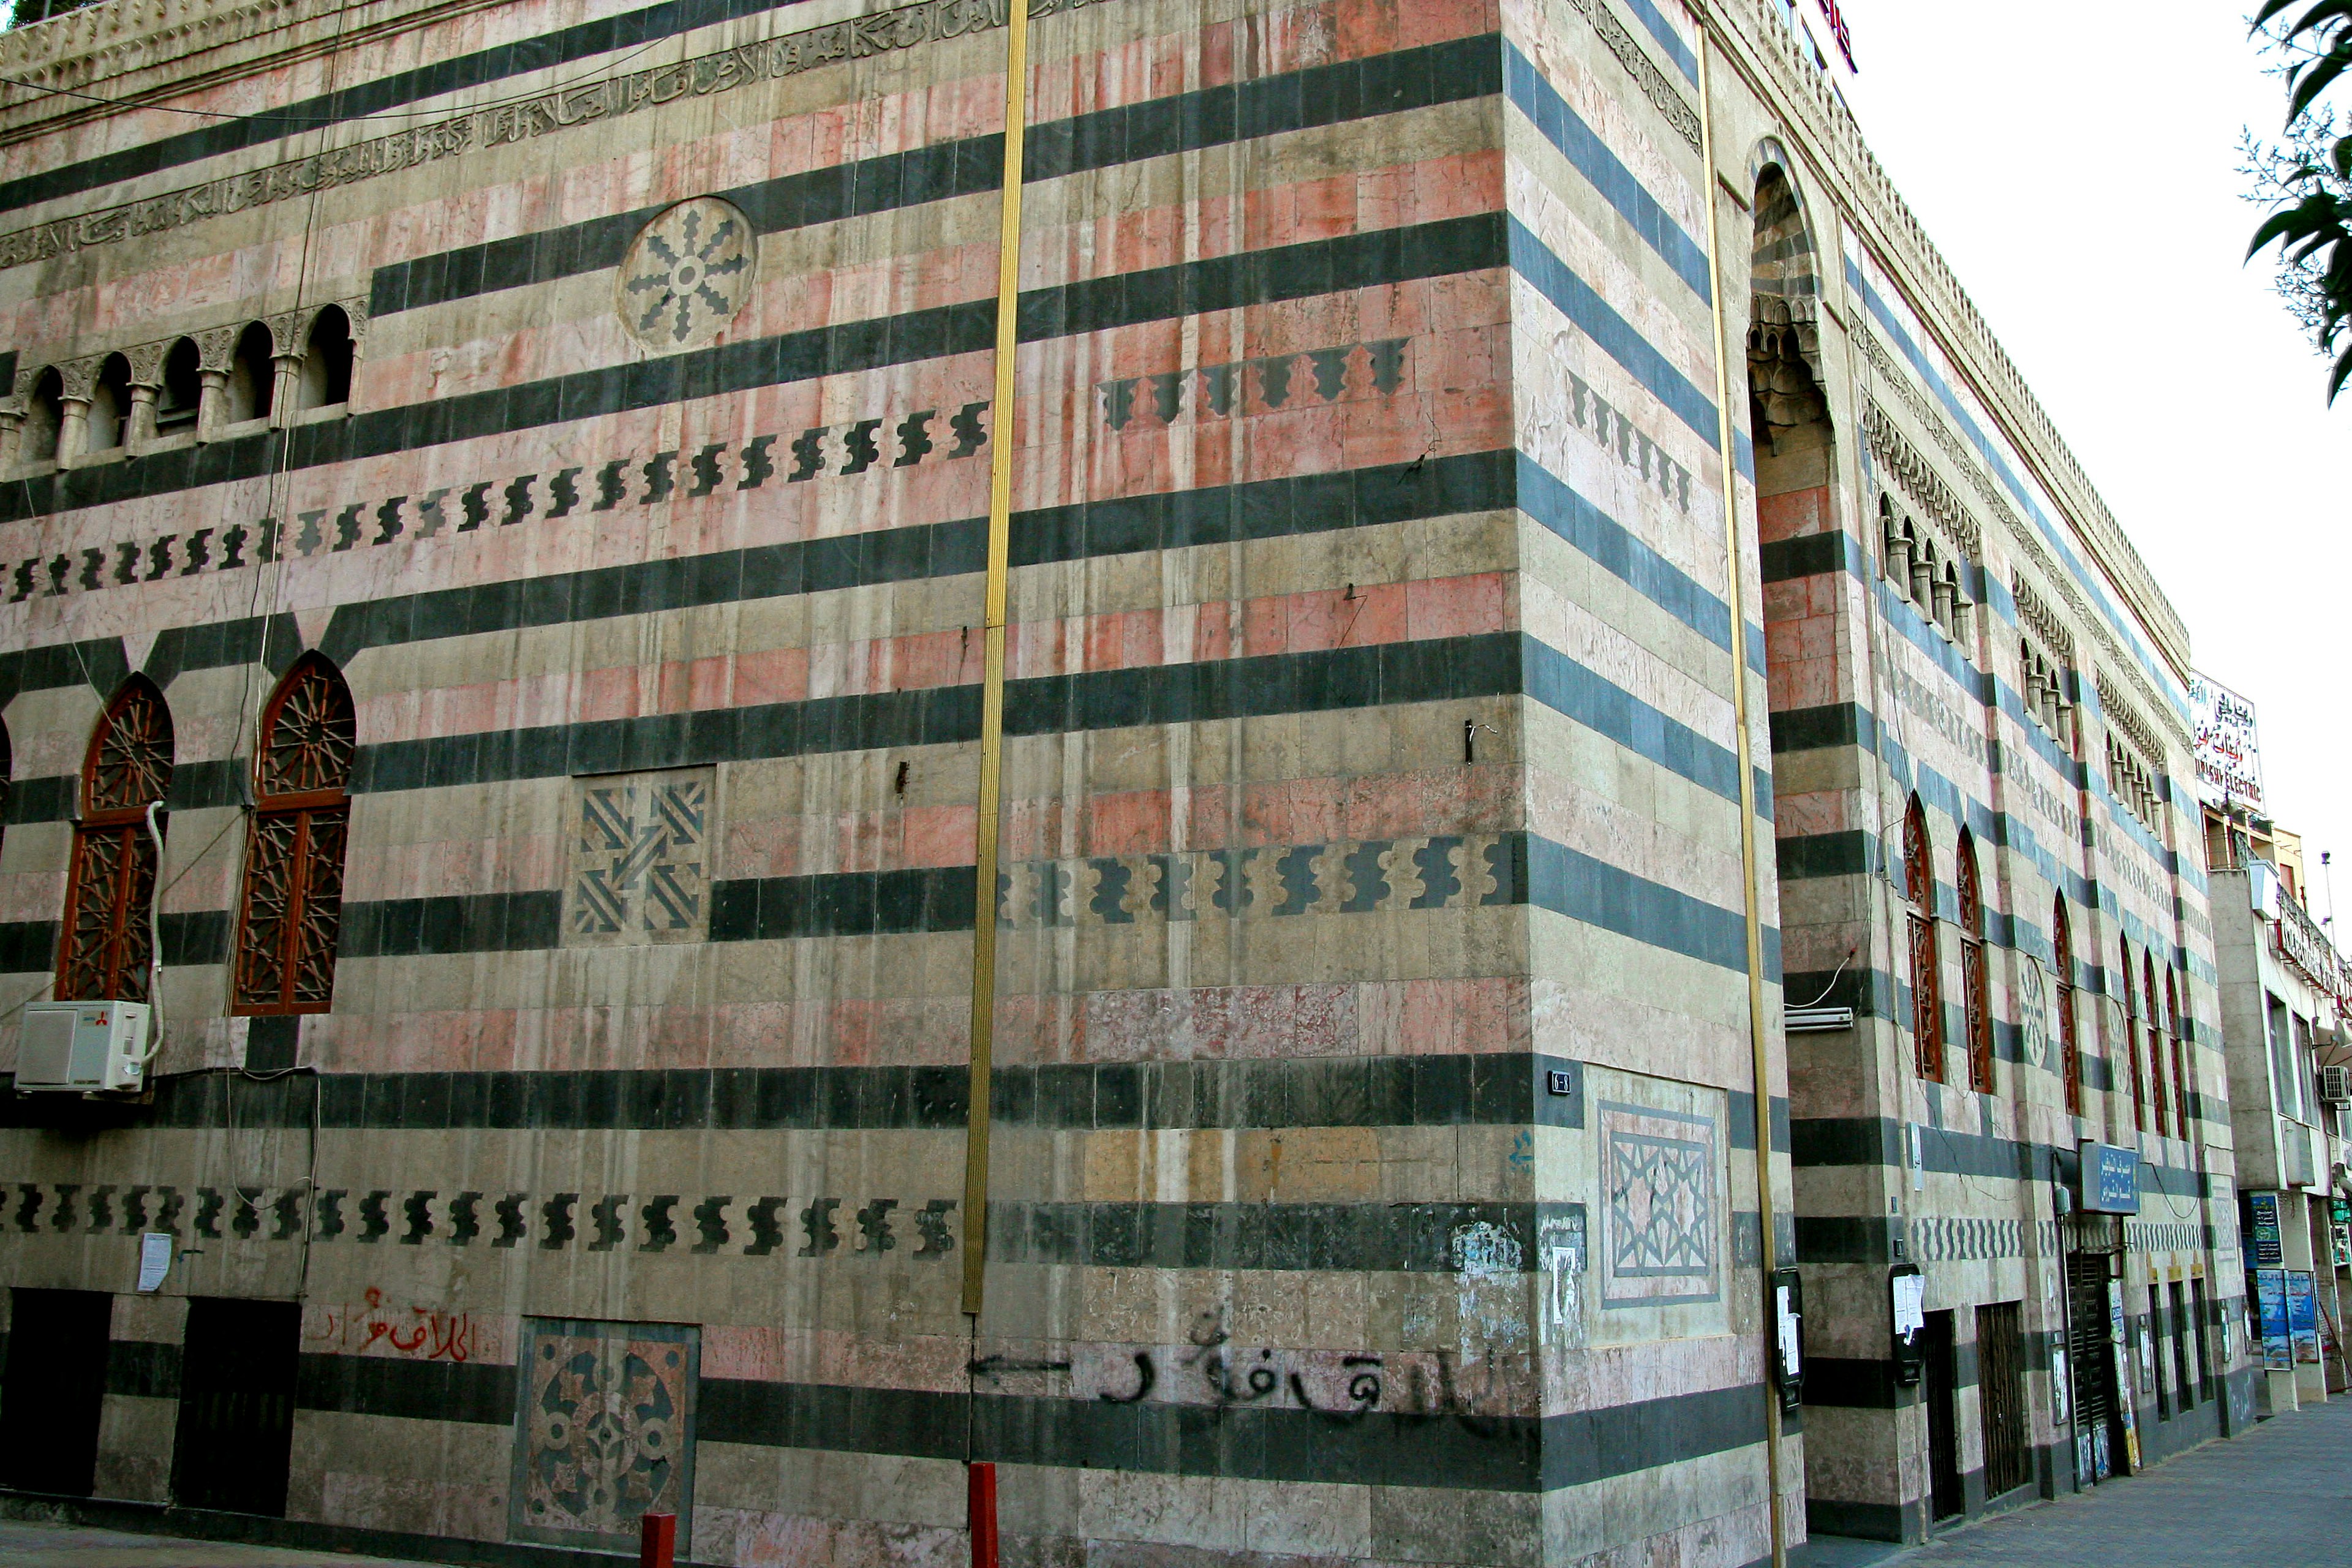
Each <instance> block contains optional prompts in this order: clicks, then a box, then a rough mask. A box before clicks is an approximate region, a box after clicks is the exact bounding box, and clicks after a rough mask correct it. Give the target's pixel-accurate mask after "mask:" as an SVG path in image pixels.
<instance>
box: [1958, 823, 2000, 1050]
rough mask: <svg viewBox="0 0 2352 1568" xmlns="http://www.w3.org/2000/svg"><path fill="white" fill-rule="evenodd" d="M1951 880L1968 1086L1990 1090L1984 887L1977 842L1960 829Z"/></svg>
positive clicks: (1988, 993) (1989, 1013) (1990, 1015)
mask: <svg viewBox="0 0 2352 1568" xmlns="http://www.w3.org/2000/svg"><path fill="white" fill-rule="evenodd" d="M1954 868H1955V870H1954V877H1953V881H1954V883H1955V885H1956V887H1957V889H1958V892H1959V903H1960V1001H1961V1011H1962V1017H1963V1019H1964V1024H1965V1027H1966V1030H1967V1036H1968V1047H1969V1088H1970V1089H1976V1090H1977V1091H1979V1093H1983V1094H1990V1093H1991V1092H1992V991H1991V984H1990V978H1989V976H1988V975H1987V973H1986V964H1985V918H1984V886H1983V883H1982V882H1981V881H1980V880H1979V878H1978V875H1977V842H1976V839H1975V837H1973V836H1972V835H1970V834H1969V833H1968V832H1967V831H1966V830H1963V831H1962V832H1961V834H1960V845H1959V849H1958V855H1957V858H1956V859H1955V861H1954Z"/></svg>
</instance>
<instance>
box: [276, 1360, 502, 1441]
mask: <svg viewBox="0 0 2352 1568" xmlns="http://www.w3.org/2000/svg"><path fill="white" fill-rule="evenodd" d="M294 1404H295V1405H296V1406H297V1407H298V1408H299V1409H303V1410H331V1411H338V1412H341V1413H343V1414H345V1415H404V1416H406V1417H408V1418H409V1419H411V1420H415V1421H463V1422H467V1423H472V1424H478V1425H481V1426H513V1425H514V1420H515V1369H514V1368H513V1367H511V1366H497V1365H491V1364H488V1363H482V1362H446V1361H436V1362H416V1361H402V1360H395V1359H394V1358H393V1357H391V1356H356V1355H320V1354H317V1353H315V1352H309V1351H305V1352H302V1359H301V1361H300V1363H299V1364H298V1365H297V1367H296V1370H295V1374H294Z"/></svg>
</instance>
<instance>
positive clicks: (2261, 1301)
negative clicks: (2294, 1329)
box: [2254, 1268, 2294, 1372]
mask: <svg viewBox="0 0 2352 1568" xmlns="http://www.w3.org/2000/svg"><path fill="white" fill-rule="evenodd" d="M2254 1321H2255V1322H2256V1323H2257V1324H2258V1325H2259V1326H2260V1328H2261V1330H2262V1335H2263V1371H2264V1372H2293V1371H2294V1343H2293V1342H2292V1341H2291V1340H2289V1338H2288V1337H2287V1329H2286V1270H2285V1269H2284V1268H2257V1269H2255V1270H2254Z"/></svg>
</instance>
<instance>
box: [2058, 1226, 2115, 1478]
mask: <svg viewBox="0 0 2352 1568" xmlns="http://www.w3.org/2000/svg"><path fill="white" fill-rule="evenodd" d="M2066 1295H2067V1300H2066V1309H2067V1310H2066V1327H2067V1343H2066V1361H2067V1364H2068V1365H2069V1366H2070V1367H2071V1368H2072V1369H2073V1371H2074V1431H2075V1442H2074V1451H2075V1458H2076V1460H2077V1462H2078V1463H2079V1465H2080V1467H2081V1475H2082V1478H2083V1479H2084V1480H2086V1481H2103V1480H2105V1479H2107V1478H2108V1477H2109V1476H2111V1475H2113V1474H2114V1473H2115V1458H2114V1455H2115V1447H2114V1444H2115V1436H2114V1424H2115V1418H2116V1358H2115V1353H2114V1352H2113V1351H2112V1350H2110V1349H2109V1348H2108V1345H2107V1259H2106V1255H2105V1253H2099V1252H2076V1253H2070V1254H2069V1255H2068V1256H2067V1258H2066Z"/></svg>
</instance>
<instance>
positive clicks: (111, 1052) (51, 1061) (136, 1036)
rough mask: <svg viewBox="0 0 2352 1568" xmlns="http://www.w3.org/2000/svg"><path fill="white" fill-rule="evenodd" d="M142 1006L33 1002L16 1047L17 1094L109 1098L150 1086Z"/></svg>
mask: <svg viewBox="0 0 2352 1568" xmlns="http://www.w3.org/2000/svg"><path fill="white" fill-rule="evenodd" d="M147 1026H148V1008H147V1004H145V1003H144V1002H33V1003H28V1004H26V1007H25V1023H24V1029H23V1032H22V1033H21V1034H19V1035H18V1037H17V1043H16V1091H17V1092H18V1093H19V1094H35V1093H53V1094H55V1093H65V1094H105V1093H121V1092H125V1091H129V1092H134V1093H135V1092H136V1091H138V1090H139V1089H143V1088H145V1087H146V1082H145V1076H146V1071H147Z"/></svg>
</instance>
